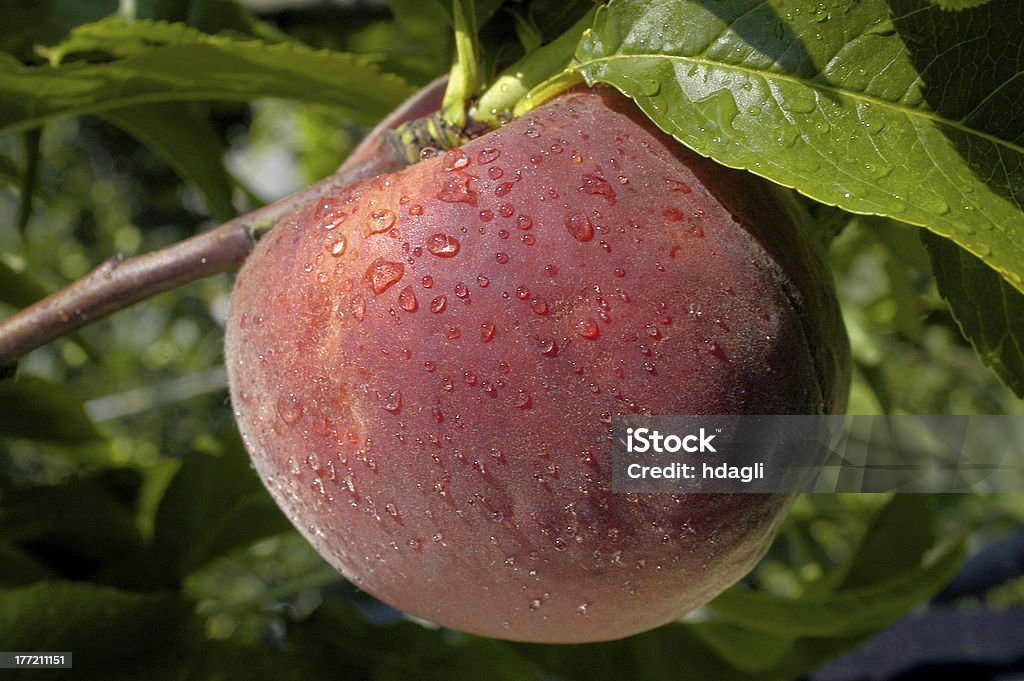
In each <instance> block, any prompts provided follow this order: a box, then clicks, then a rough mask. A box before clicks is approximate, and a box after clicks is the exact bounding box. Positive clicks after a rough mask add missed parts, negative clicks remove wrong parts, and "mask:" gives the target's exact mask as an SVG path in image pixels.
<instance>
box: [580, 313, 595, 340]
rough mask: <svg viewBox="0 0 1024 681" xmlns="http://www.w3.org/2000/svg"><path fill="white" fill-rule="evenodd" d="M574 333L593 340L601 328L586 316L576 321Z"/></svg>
mask: <svg viewBox="0 0 1024 681" xmlns="http://www.w3.org/2000/svg"><path fill="white" fill-rule="evenodd" d="M576 333H577V334H578V335H580V336H583V337H584V338H589V339H591V340H593V339H595V338H597V337H598V336H599V335H600V334H601V330H600V329H599V328H598V327H597V322H596V321H594V320H593V319H591V318H590V317H587V318H586V319H581V320H580V321H579V322H577V323H576Z"/></svg>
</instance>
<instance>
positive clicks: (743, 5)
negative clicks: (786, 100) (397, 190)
mask: <svg viewBox="0 0 1024 681" xmlns="http://www.w3.org/2000/svg"><path fill="white" fill-rule="evenodd" d="M702 4H703V5H704V8H705V9H707V10H708V11H709V12H711V13H712V14H714V15H715V16H716V17H718V18H719V19H720V20H722V21H724V22H726V23H727V24H728V25H729V29H730V30H731V31H732V32H733V33H735V34H736V35H737V36H739V37H740V38H741V39H743V42H745V43H746V44H747V45H749V46H750V47H751V48H752V49H754V50H755V51H756V52H759V53H761V54H763V55H765V56H767V57H769V58H771V59H772V61H774V62H775V63H777V64H778V65H779V66H781V67H782V68H783V69H784V70H785V71H786V72H787V73H791V74H793V75H796V76H800V77H801V78H807V79H808V80H813V79H814V78H815V76H816V75H817V69H818V67H817V66H816V65H815V64H814V60H813V59H812V58H811V55H810V53H809V52H808V51H807V48H806V47H805V46H804V43H803V40H802V39H801V38H800V36H798V35H797V34H796V33H794V32H793V29H792V28H791V27H790V25H789V23H788V22H787V21H786V20H785V19H784V18H783V17H782V16H780V15H779V13H778V12H776V11H775V8H774V7H772V6H771V5H770V4H769V3H766V2H763V1H762V0H746V1H745V2H729V1H728V0H727V1H726V2H717V1H714V0H705V2H704V3H702Z"/></svg>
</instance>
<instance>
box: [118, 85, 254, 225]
mask: <svg viewBox="0 0 1024 681" xmlns="http://www.w3.org/2000/svg"><path fill="white" fill-rule="evenodd" d="M102 117H103V118H104V119H105V120H107V121H108V122H110V123H112V124H114V125H116V126H117V127H119V128H121V129H122V130H124V131H125V132H127V133H128V134H130V135H132V136H133V137H135V138H136V139H138V140H140V141H142V142H143V143H145V144H147V145H149V146H150V147H151V148H152V149H153V150H154V151H155V152H156V153H157V154H159V155H160V156H161V157H162V158H163V159H164V160H165V161H166V162H167V163H168V164H169V165H170V166H171V167H172V168H174V170H175V171H176V172H177V173H178V174H179V175H180V176H181V177H182V178H183V179H185V180H187V181H189V182H191V183H192V184H193V185H194V186H195V187H196V189H198V190H199V191H200V192H201V193H202V194H203V196H204V197H205V198H206V206H207V208H208V209H209V211H210V215H212V216H213V217H214V218H216V219H217V220H218V221H220V222H225V221H227V220H230V219H231V218H233V217H235V215H237V211H236V210H235V207H234V204H233V203H232V202H231V197H232V193H233V190H234V184H233V182H232V180H231V176H230V175H228V172H227V170H225V168H224V164H223V163H222V161H221V159H222V157H223V155H224V152H225V146H224V142H223V141H222V140H221V137H220V135H218V134H217V132H216V130H214V129H213V126H212V125H210V121H209V119H208V118H207V117H206V116H205V115H204V114H203V112H202V111H201V110H199V109H198V108H196V107H195V106H188V105H185V106H182V105H180V104H169V103H168V104H143V105H139V106H132V107H125V108H122V109H116V110H114V111H108V112H107V113H106V114H103V116H102Z"/></svg>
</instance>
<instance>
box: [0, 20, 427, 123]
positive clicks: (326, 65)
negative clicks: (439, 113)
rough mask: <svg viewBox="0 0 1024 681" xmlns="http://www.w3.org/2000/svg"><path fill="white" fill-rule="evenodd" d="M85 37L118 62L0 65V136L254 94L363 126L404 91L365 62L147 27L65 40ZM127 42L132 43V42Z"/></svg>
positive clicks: (105, 29) (105, 26)
mask: <svg viewBox="0 0 1024 681" xmlns="http://www.w3.org/2000/svg"><path fill="white" fill-rule="evenodd" d="M86 38H88V39H89V40H91V41H92V43H91V44H93V46H94V47H96V48H97V49H98V46H99V45H101V44H105V45H108V46H110V45H114V44H118V45H129V46H130V47H121V48H118V49H121V50H124V51H125V52H126V53H127V56H124V57H123V58H121V59H119V60H117V61H114V62H110V63H103V64H88V63H70V64H64V65H62V66H59V67H53V66H37V67H14V66H11V65H3V64H0V134H5V133H10V132H15V131H19V130H27V129H30V128H32V127H35V126H38V125H40V124H42V123H43V122H45V121H47V120H50V119H53V118H57V117H60V116H69V115H79V114H85V113H102V112H106V111H111V110H113V109H119V108H123V107H126V106H136V105H139V104H153V103H160V102H172V101H174V102H181V101H192V100H232V101H238V100H241V101H244V100H250V99H255V98H258V97H278V98H284V99H292V100H296V101H300V102H309V103H318V104H327V105H330V106H334V107H338V108H340V109H342V110H344V111H346V112H348V113H349V114H350V115H351V116H352V117H353V118H354V119H355V120H357V121H359V122H362V123H367V124H369V123H372V122H374V121H376V120H377V119H379V118H381V117H382V116H383V115H384V114H386V113H387V112H388V111H390V110H391V109H392V108H394V107H395V106H397V105H398V104H399V103H400V102H401V101H402V100H403V99H404V98H406V97H407V96H408V95H409V94H411V88H410V87H409V86H408V85H407V84H406V83H405V82H404V81H402V80H401V79H400V78H398V77H397V76H393V75H390V74H385V73H381V72H380V70H379V69H378V68H377V67H376V66H374V65H373V64H371V63H369V62H367V61H366V60H364V59H361V58H358V57H355V56H352V55H349V54H343V53H338V52H331V51H328V50H312V49H310V48H307V47H302V46H299V45H292V44H277V45H268V44H266V43H262V42H258V41H255V40H237V39H233V38H229V37H224V36H209V35H206V34H203V33H200V32H199V31H196V30H194V29H190V28H187V27H184V26H181V25H172V24H162V23H159V22H146V21H139V22H135V23H133V24H130V25H128V24H123V23H121V22H118V21H113V20H111V21H104V22H99V23H96V24H90V25H89V26H85V27H82V28H81V29H77V30H76V31H75V33H74V35H73V36H72V41H73V42H75V41H77V42H75V44H76V45H79V44H81V42H82V41H83V40H85V39H86ZM151 38H152V39H153V40H154V41H156V42H157V43H158V44H156V45H155V46H150V47H149V48H148V49H144V48H143V45H142V44H141V43H145V42H146V41H148V40H150V39H151ZM132 39H135V40H136V41H138V42H139V43H140V44H138V45H135V46H131V45H132V42H131V41H132ZM110 49H114V48H113V47H111V48H110Z"/></svg>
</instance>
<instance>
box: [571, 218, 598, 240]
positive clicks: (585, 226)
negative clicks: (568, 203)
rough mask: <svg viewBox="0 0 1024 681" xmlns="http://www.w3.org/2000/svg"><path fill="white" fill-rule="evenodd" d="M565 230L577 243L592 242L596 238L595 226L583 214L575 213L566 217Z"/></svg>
mask: <svg viewBox="0 0 1024 681" xmlns="http://www.w3.org/2000/svg"><path fill="white" fill-rule="evenodd" d="M565 228H566V229H567V230H569V234H571V235H572V238H574V239H576V240H577V241H583V242H586V241H590V240H591V239H593V238H594V225H592V224H591V222H590V218H588V217H587V216H586V215H583V214H582V213H573V214H571V215H567V216H566V217H565Z"/></svg>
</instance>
